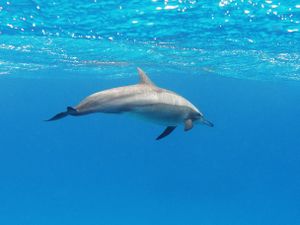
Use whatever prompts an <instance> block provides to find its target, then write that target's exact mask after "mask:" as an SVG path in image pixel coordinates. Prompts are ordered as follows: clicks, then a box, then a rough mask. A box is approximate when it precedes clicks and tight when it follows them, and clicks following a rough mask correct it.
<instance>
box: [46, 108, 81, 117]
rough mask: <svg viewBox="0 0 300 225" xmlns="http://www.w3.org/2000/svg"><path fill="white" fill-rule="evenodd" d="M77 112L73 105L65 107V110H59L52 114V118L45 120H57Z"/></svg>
mask: <svg viewBox="0 0 300 225" xmlns="http://www.w3.org/2000/svg"><path fill="white" fill-rule="evenodd" d="M76 113H77V110H76V109H74V108H73V107H70V106H69V107H67V111H65V112H61V113H58V114H56V115H55V116H53V117H52V118H50V119H48V120H46V121H53V120H59V119H62V118H64V117H66V116H68V115H76Z"/></svg>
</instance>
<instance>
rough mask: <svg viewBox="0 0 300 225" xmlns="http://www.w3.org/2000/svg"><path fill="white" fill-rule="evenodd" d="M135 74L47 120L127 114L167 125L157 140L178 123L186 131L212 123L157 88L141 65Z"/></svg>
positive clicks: (196, 110)
mask: <svg viewBox="0 0 300 225" xmlns="http://www.w3.org/2000/svg"><path fill="white" fill-rule="evenodd" d="M138 73H139V76H140V82H139V83H138V84H136V85H129V86H124V87H118V88H112V89H108V90H104V91H100V92H97V93H94V94H92V95H90V96H88V97H86V98H85V99H83V100H82V101H81V102H80V103H79V104H78V105H77V106H76V107H74V108H73V107H67V111H66V112H62V113H59V114H57V115H55V116H54V117H52V118H51V119H49V120H47V121H53V120H58V119H61V118H63V117H66V116H68V115H72V116H81V115H86V114H90V113H98V112H100V113H116V114H119V113H129V114H133V115H137V116H139V117H142V118H144V119H147V120H150V121H153V122H155V123H158V124H161V125H164V126H166V129H165V130H164V132H163V133H162V134H160V135H159V136H158V137H157V138H156V140H159V139H161V138H164V137H166V136H167V135H169V134H170V133H171V132H172V131H173V130H174V129H175V128H176V127H177V126H178V125H179V124H181V123H183V124H184V130H185V131H188V130H190V129H192V128H193V124H195V123H198V122H200V123H202V124H205V125H208V126H210V127H212V126H213V124H212V123H211V122H209V121H207V120H206V119H205V118H204V116H203V113H201V112H200V111H199V110H198V109H197V108H196V107H195V106H194V105H193V104H192V103H190V102H189V101H188V100H186V99H185V98H183V97H181V96H180V95H178V94H176V93H174V92H172V91H169V90H166V89H162V88H159V87H157V86H156V85H154V84H153V83H152V82H151V80H150V79H149V78H148V76H147V75H146V74H145V72H144V71H142V70H141V69H140V68H138Z"/></svg>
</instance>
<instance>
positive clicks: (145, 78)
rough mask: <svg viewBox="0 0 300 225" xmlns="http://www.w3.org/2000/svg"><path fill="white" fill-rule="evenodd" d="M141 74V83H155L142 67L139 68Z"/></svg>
mask: <svg viewBox="0 0 300 225" xmlns="http://www.w3.org/2000/svg"><path fill="white" fill-rule="evenodd" d="M137 70H138V73H139V76H140V83H141V84H148V85H154V84H153V82H152V81H151V80H150V79H149V77H148V76H147V74H146V73H145V72H144V71H143V70H142V69H141V68H139V67H138V68H137Z"/></svg>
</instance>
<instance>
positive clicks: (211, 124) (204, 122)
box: [200, 117, 214, 127]
mask: <svg viewBox="0 0 300 225" xmlns="http://www.w3.org/2000/svg"><path fill="white" fill-rule="evenodd" d="M200 121H201V123H203V124H205V125H207V126H209V127H213V126H214V124H213V123H212V122H210V121H208V120H206V119H205V118H204V117H202V118H201V119H200Z"/></svg>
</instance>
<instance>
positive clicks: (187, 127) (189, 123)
mask: <svg viewBox="0 0 300 225" xmlns="http://www.w3.org/2000/svg"><path fill="white" fill-rule="evenodd" d="M192 128H193V121H192V120H191V119H187V120H186V121H184V131H188V130H190V129H192Z"/></svg>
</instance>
